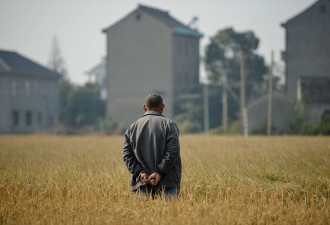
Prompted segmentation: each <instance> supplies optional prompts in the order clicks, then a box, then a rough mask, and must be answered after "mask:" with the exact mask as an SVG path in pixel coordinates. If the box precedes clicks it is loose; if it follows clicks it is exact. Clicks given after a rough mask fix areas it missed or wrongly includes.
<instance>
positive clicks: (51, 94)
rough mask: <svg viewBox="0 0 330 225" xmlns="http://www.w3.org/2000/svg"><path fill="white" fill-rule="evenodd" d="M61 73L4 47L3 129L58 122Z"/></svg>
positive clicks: (0, 80) (27, 129)
mask: <svg viewBox="0 0 330 225" xmlns="http://www.w3.org/2000/svg"><path fill="white" fill-rule="evenodd" d="M59 77H60V76H59V75H58V74H56V73H54V72H53V71H51V70H49V69H47V68H45V67H43V66H41V65H39V64H37V63H35V62H33V61H31V60H30V59H28V58H26V57H24V56H22V55H20V54H18V53H16V52H10V51H3V50H0V133H2V134H7V133H34V132H37V131H43V130H47V129H49V128H51V127H53V126H54V125H55V124H56V123H57V122H58V117H59V93H58V79H59Z"/></svg>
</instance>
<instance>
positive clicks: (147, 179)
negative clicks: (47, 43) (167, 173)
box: [140, 172, 162, 186]
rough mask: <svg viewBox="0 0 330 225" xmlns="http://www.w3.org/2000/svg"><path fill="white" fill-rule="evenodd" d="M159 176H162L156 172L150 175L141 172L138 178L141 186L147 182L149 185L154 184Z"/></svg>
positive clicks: (158, 179)
mask: <svg viewBox="0 0 330 225" xmlns="http://www.w3.org/2000/svg"><path fill="white" fill-rule="evenodd" d="M161 178H162V176H161V175H159V174H158V173H157V172H155V173H153V174H151V175H150V176H149V175H148V174H147V173H142V174H141V176H140V180H141V182H142V183H143V186H147V185H148V184H150V185H151V186H156V185H157V184H158V183H159V181H160V179H161Z"/></svg>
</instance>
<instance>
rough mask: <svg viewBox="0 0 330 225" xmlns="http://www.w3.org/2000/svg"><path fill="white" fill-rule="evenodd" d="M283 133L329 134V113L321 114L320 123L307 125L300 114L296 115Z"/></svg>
mask: <svg viewBox="0 0 330 225" xmlns="http://www.w3.org/2000/svg"><path fill="white" fill-rule="evenodd" d="M284 133H285V134H292V135H330V114H329V113H324V114H323V115H322V116H321V121H320V124H319V125H317V126H311V125H308V124H307V123H306V121H305V118H304V117H303V116H302V115H297V116H296V117H295V119H294V121H293V122H291V123H288V124H287V125H286V127H285V130H284Z"/></svg>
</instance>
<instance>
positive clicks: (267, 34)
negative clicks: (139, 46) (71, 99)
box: [0, 0, 316, 84]
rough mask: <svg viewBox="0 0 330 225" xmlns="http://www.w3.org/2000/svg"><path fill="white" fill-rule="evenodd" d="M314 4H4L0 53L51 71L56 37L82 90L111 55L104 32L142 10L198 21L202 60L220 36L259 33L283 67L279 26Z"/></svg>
mask: <svg viewBox="0 0 330 225" xmlns="http://www.w3.org/2000/svg"><path fill="white" fill-rule="evenodd" d="M314 2H316V0H248V1H247V0H203V1H202V0H181V1H178V0H167V1H164V0H141V1H134V0H0V49H2V50H10V51H16V52H18V53H20V54H22V55H24V56H26V57H28V58H30V59H32V60H34V61H36V62H38V63H40V64H42V65H44V66H47V63H48V61H49V57H50V52H51V47H52V40H53V38H54V36H56V37H57V39H58V42H59V46H60V49H61V54H62V57H63V58H64V60H65V62H66V66H67V69H68V76H69V79H70V80H71V81H73V82H74V83H76V84H83V83H85V82H86V81H87V75H86V71H88V70H90V69H91V68H92V67H94V66H95V65H96V64H98V63H99V62H100V61H101V58H102V57H103V56H105V55H106V36H105V34H104V33H102V29H104V28H107V27H109V26H110V25H112V24H114V23H116V22H117V21H118V20H120V19H121V18H123V17H124V16H126V15H127V14H128V13H130V12H131V11H133V10H134V9H135V8H137V6H138V4H143V5H147V6H150V7H155V8H159V9H161V10H166V11H169V13H170V15H172V16H173V17H175V18H176V19H178V20H179V21H181V22H183V23H184V24H188V23H189V22H190V21H191V19H192V17H193V16H197V17H198V18H199V21H198V29H199V31H200V32H202V33H203V34H204V37H203V38H202V39H201V42H200V48H201V54H203V52H204V47H205V46H206V45H207V44H208V42H209V39H210V37H211V36H213V35H214V34H215V33H216V32H217V31H218V30H220V29H223V28H226V27H233V28H234V29H235V30H236V31H247V30H252V31H254V32H255V34H256V36H257V37H259V38H260V45H259V48H258V53H259V54H260V55H263V56H264V57H265V59H266V62H268V63H269V61H270V54H271V51H272V50H273V51H274V52H275V60H276V61H278V62H279V61H280V52H281V51H282V50H284V45H285V42H284V40H285V33H284V29H283V28H282V27H281V26H280V24H281V23H283V22H286V21H287V20H288V19H290V18H292V17H293V16H295V15H297V14H298V13H300V12H301V11H303V10H305V9H306V8H308V7H309V6H310V5H312V4H313V3H314ZM201 73H202V74H204V72H203V71H201Z"/></svg>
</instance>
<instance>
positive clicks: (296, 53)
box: [0, 0, 330, 136]
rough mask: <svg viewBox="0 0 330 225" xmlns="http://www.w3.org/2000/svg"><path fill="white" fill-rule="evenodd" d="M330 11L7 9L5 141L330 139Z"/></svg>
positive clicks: (124, 5) (154, 5)
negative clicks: (163, 136)
mask: <svg viewBox="0 0 330 225" xmlns="http://www.w3.org/2000/svg"><path fill="white" fill-rule="evenodd" d="M329 71H330V1H329V0H318V1H317V0H292V1H285V0H277V1H275V0H274V1H273V0H271V1H262V0H251V1H243V0H237V1H224V0H223V1H213V0H207V1H195V0H192V1H180V2H178V1H172V0H170V1H166V2H164V1H159V0H153V1H152V0H146V1H139V2H135V1H128V0H123V1H119V0H118V1H105V0H95V1H87V0H80V1H78V0H67V1H64V0H59V1H49V0H43V1H41V0H25V1H23V0H11V1H9V0H0V133H1V134H10V133H55V134H64V135H66V134H99V133H103V134H122V133H123V132H124V131H125V129H126V128H127V126H128V125H129V124H131V123H132V122H134V121H135V120H136V119H138V118H139V117H141V116H142V115H143V113H144V112H143V109H142V105H143V104H144V101H145V97H146V96H147V95H148V94H150V93H153V92H156V93H159V94H162V95H163V97H164V100H165V105H166V107H165V112H164V114H165V116H167V117H169V118H170V119H172V120H174V121H175V122H176V123H177V124H178V126H179V128H180V132H181V133H202V132H204V133H213V134H244V135H245V136H248V135H252V134H259V135H261V134H265V135H266V134H268V135H279V134H298V135H326V134H330V72H329Z"/></svg>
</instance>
